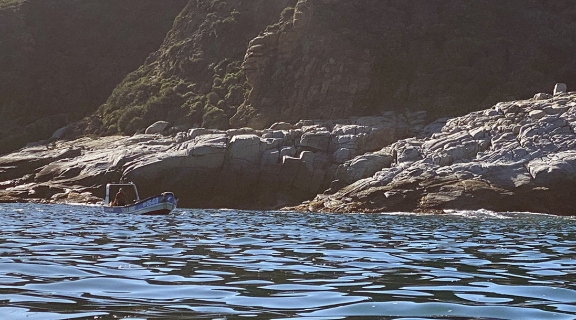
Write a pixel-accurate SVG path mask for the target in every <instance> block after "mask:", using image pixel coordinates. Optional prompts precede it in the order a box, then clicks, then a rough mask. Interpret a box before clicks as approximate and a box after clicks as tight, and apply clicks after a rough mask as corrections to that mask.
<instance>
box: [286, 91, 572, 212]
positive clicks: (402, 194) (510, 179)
mask: <svg viewBox="0 0 576 320" xmlns="http://www.w3.org/2000/svg"><path fill="white" fill-rule="evenodd" d="M432 127H434V128H432ZM432 127H431V128H426V129H425V130H424V131H427V132H429V135H428V136H426V137H421V138H410V139H405V140H401V141H398V142H396V143H394V144H392V145H391V146H388V147H386V148H384V149H382V150H380V151H378V152H374V153H371V154H366V155H360V156H358V157H356V158H354V159H352V160H349V161H346V162H345V163H344V164H342V165H341V166H340V167H339V168H338V169H337V172H338V174H337V177H338V179H340V180H342V182H343V183H344V184H345V186H343V187H341V188H338V189H337V190H334V189H331V192H329V193H326V194H322V195H318V196H317V197H316V198H315V199H314V200H312V201H309V202H306V203H304V204H302V205H300V206H298V207H296V208H292V209H297V210H309V211H327V212H354V211H360V212H381V211H441V210H445V209H480V208H483V209H492V210H497V211H533V212H534V211H536V212H544V213H554V214H562V215H573V214H575V212H576V210H575V209H576V202H574V199H575V197H576V134H575V128H576V93H574V92H572V93H558V92H556V93H555V95H554V96H551V95H544V94H538V95H536V96H535V97H534V98H533V99H530V100H524V101H512V102H503V103H498V104H496V105H495V106H494V107H492V108H490V109H488V110H483V111H477V112H473V113H470V114H468V115H465V116H462V117H458V118H453V119H450V120H448V121H446V122H445V124H444V125H443V126H442V127H441V128H440V130H438V125H437V124H434V125H433V126H432Z"/></svg>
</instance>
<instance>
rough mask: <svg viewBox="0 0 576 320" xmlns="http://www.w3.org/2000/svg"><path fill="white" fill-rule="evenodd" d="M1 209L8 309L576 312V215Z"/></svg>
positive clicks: (8, 313) (1, 265) (89, 312)
mask: <svg viewBox="0 0 576 320" xmlns="http://www.w3.org/2000/svg"><path fill="white" fill-rule="evenodd" d="M0 214H1V216H0V218H1V219H2V221H1V223H2V226H3V227H2V228H1V230H0V235H1V240H2V241H0V318H1V319H70V318H77V319H113V318H124V317H132V318H134V317H135V318H140V319H148V318H150V319H189V318H199V317H200V318H226V319H236V318H237V319H244V318H246V317H264V318H276V319H281V318H290V319H297V318H302V319H342V318H360V317H377V318H378V319H437V318H450V319H468V318H476V319H576V308H574V305H576V283H575V282H574V280H573V279H575V278H576V277H575V275H576V259H574V257H575V256H576V250H575V249H574V248H575V247H576V232H575V231H576V224H574V218H565V217H551V216H546V215H531V214H523V213H493V212H488V211H475V212H466V211H462V212H453V213H451V214H447V215H442V216H432V215H411V214H402V213H396V214H374V215H330V214H328V215H323V214H298V213H285V212H250V211H233V210H220V211H219V210H179V211H177V213H176V214H174V215H170V216H165V217H143V216H130V215H109V214H104V213H102V212H100V211H99V210H98V208H97V207H85V206H42V205H30V204H17V205H0Z"/></svg>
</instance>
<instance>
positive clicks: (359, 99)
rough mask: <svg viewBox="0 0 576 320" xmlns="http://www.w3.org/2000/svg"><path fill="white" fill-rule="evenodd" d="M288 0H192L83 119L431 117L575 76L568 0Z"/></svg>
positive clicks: (236, 122)
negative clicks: (401, 113)
mask: <svg viewBox="0 0 576 320" xmlns="http://www.w3.org/2000/svg"><path fill="white" fill-rule="evenodd" d="M294 2H295V1H287V0H286V1H282V0H276V1H242V2H241V1H238V0H236V1H226V2H224V1H218V0H214V1H207V0H193V1H190V4H189V5H188V7H187V9H186V11H185V12H184V13H183V14H182V15H181V16H180V18H179V19H178V21H177V22H176V24H175V26H174V29H173V30H172V31H171V33H170V35H169V37H168V38H167V39H166V41H165V43H164V46H163V47H162V49H161V50H159V51H158V52H157V53H156V54H155V55H154V56H153V57H151V58H150V59H148V61H147V62H146V64H145V65H144V66H142V67H141V68H140V69H139V70H138V71H136V72H134V73H132V74H131V75H130V76H129V77H128V78H126V79H125V80H124V82H123V83H122V84H121V85H120V86H119V87H117V88H116V90H115V91H114V93H113V95H112V96H111V97H110V99H108V101H107V103H106V105H104V106H103V107H102V108H101V109H100V113H99V116H100V117H101V119H102V121H103V126H102V129H101V130H99V131H98V130H95V131H93V132H96V133H108V134H110V133H115V132H121V133H134V132H136V131H138V130H142V129H144V128H146V126H148V125H149V124H151V123H153V122H154V121H156V120H168V121H170V122H172V123H173V125H175V126H181V127H193V126H203V127H209V128H220V129H222V128H227V127H244V126H250V127H254V128H264V127H267V126H269V125H270V124H271V123H273V122H276V121H288V122H296V121H298V120H299V119H307V118H320V119H326V118H345V117H348V116H359V115H377V114H380V113H381V112H382V111H385V110H399V109H405V108H408V109H412V110H419V109H426V110H428V111H429V114H430V116H431V118H435V117H440V116H452V115H458V114H464V113H466V112H468V111H470V110H477V109H480V108H484V107H488V106H490V105H492V104H493V103H495V102H497V101H503V100H511V99H520V98H526V97H529V96H531V95H532V94H533V93H534V92H539V91H546V90H548V89H549V88H550V87H551V86H553V85H554V83H556V82H564V83H567V84H568V87H574V86H576V62H575V61H573V60H571V59H570V57H572V56H573V55H574V53H575V52H576V42H575V41H576V40H575V38H574V37H573V36H572V35H573V34H575V32H576V4H575V3H574V2H573V1H568V0H559V1H554V2H549V1H544V0H508V1H471V0H386V1H384V0H346V1H344V0H300V1H298V3H297V4H296V5H295V3H294ZM294 5H295V8H294V7H293V6H294ZM251 38H253V39H252V41H251V42H250V44H248V40H249V39H251Z"/></svg>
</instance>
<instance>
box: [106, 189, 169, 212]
mask: <svg viewBox="0 0 576 320" xmlns="http://www.w3.org/2000/svg"><path fill="white" fill-rule="evenodd" d="M176 205H177V200H176V197H174V194H173V193H172V192H165V193H163V194H161V195H157V196H153V197H150V198H146V199H144V200H140V201H137V202H135V203H131V204H128V205H125V206H104V212H108V213H129V214H141V215H163V214H169V213H170V212H172V210H174V209H176Z"/></svg>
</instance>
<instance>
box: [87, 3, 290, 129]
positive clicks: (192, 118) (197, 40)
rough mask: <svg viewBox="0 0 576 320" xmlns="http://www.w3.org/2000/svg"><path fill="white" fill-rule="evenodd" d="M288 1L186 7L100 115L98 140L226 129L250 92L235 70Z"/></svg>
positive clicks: (237, 69)
mask: <svg viewBox="0 0 576 320" xmlns="http://www.w3.org/2000/svg"><path fill="white" fill-rule="evenodd" d="M291 3H292V4H293V3H294V1H289V0H266V1H264V0H257V1H238V0H228V1H219V0H212V1H203V0H192V1H190V2H189V3H188V5H187V6H186V8H185V9H184V10H183V11H182V13H181V14H180V15H179V16H178V17H177V18H176V21H175V22H174V28H173V29H172V31H171V32H170V33H169V34H168V36H167V37H166V40H165V41H164V44H163V45H162V47H161V48H160V49H159V50H158V51H157V52H155V53H154V54H153V55H151V56H150V57H149V59H148V60H147V61H146V63H145V64H144V65H142V66H141V67H140V68H139V69H138V70H136V71H134V72H133V73H131V74H130V75H128V76H127V77H126V78H125V79H124V81H122V83H120V84H119V85H118V86H117V88H116V89H115V90H114V92H113V93H112V95H111V96H110V97H109V99H108V101H106V103H105V104H104V105H103V106H102V107H101V108H100V109H99V112H98V114H99V116H101V118H102V121H103V127H102V130H101V131H97V132H96V133H99V134H113V133H127V134H132V133H134V132H136V131H138V130H142V129H145V128H146V127H147V126H148V125H150V124H152V123H153V122H155V121H157V120H160V119H162V120H168V121H170V122H172V123H173V124H174V125H175V126H183V127H191V126H202V127H208V128H219V129H226V128H228V126H229V124H228V119H229V118H230V117H232V116H233V115H234V113H235V112H236V107H237V106H239V105H240V104H241V103H242V102H243V101H244V99H245V94H246V93H247V91H248V90H249V87H248V86H247V84H246V79H245V76H244V74H243V72H242V69H241V63H242V60H243V58H244V54H245V52H246V47H247V45H248V42H249V41H250V40H251V39H252V38H253V37H255V36H256V35H258V33H259V32H260V31H262V30H264V28H265V27H266V26H267V25H269V24H271V23H274V22H276V21H277V20H278V19H279V17H280V13H281V11H282V10H283V9H284V8H285V7H286V6H287V5H289V4H291Z"/></svg>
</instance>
